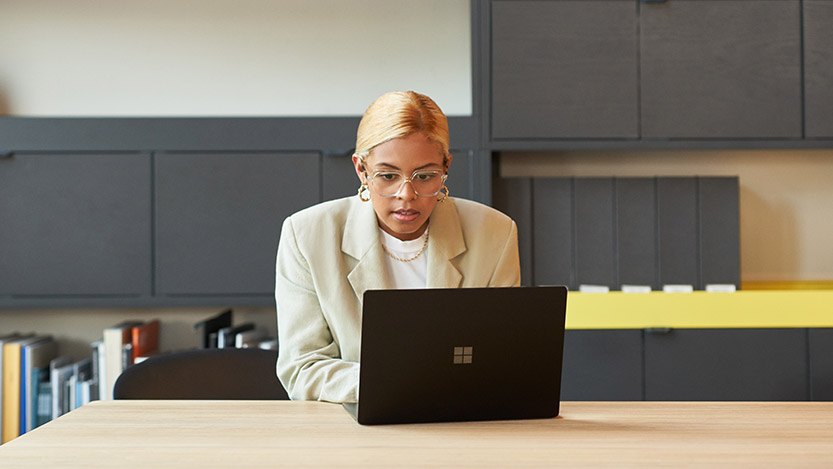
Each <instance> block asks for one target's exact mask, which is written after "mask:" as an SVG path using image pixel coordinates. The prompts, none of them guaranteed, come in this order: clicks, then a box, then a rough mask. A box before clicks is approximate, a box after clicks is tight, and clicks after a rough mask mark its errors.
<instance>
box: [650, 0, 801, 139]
mask: <svg viewBox="0 0 833 469" xmlns="http://www.w3.org/2000/svg"><path fill="white" fill-rule="evenodd" d="M800 9H801V5H800V2H799V1H797V0H795V1H747V0H721V1H719V2H711V1H699V0H673V1H670V2H664V3H643V4H642V5H641V8H640V35H641V37H640V44H641V49H640V50H641V54H640V62H641V80H642V83H641V99H642V136H643V137H649V138H653V137H672V138H755V137H758V138H773V137H795V138H800V137H801V136H802V129H801V120H802V116H801V35H800V31H801V18H800Z"/></svg>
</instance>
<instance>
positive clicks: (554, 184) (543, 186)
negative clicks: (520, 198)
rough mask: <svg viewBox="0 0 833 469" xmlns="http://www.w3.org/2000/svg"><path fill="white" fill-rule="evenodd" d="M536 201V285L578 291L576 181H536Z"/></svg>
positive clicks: (534, 190)
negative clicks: (575, 230) (574, 216)
mask: <svg viewBox="0 0 833 469" xmlns="http://www.w3.org/2000/svg"><path fill="white" fill-rule="evenodd" d="M532 200H533V205H532V220H533V222H532V223H533V226H532V245H533V246H534V251H533V252H534V256H535V264H534V266H533V269H534V271H533V276H534V277H533V278H534V280H535V284H536V285H566V286H567V287H569V288H570V289H571V290H575V289H576V287H577V283H576V280H575V275H574V272H575V255H574V239H573V237H574V225H573V220H574V218H573V181H572V179H557V178H556V179H544V178H540V179H538V178H536V179H533V180H532Z"/></svg>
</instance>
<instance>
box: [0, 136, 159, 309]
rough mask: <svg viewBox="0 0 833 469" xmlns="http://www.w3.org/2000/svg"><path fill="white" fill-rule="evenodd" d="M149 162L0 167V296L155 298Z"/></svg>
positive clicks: (91, 157)
mask: <svg viewBox="0 0 833 469" xmlns="http://www.w3.org/2000/svg"><path fill="white" fill-rule="evenodd" d="M150 181H151V161H150V155H149V154H142V153H114V154H105V153H97V154H83V153H82V154H49V153H17V154H13V155H12V156H10V157H7V158H3V159H0V296H7V297H30V296H51V297H77V296H79V295H85V296H88V297H96V296H139V295H149V294H150V293H151V270H152V269H151V193H150V187H151V183H150Z"/></svg>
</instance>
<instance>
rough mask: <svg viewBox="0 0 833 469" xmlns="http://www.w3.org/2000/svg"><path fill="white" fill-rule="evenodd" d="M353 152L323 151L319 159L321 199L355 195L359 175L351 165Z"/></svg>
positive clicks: (357, 188) (358, 183)
mask: <svg viewBox="0 0 833 469" xmlns="http://www.w3.org/2000/svg"><path fill="white" fill-rule="evenodd" d="M352 156H353V152H352V151H349V152H333V153H325V154H324V155H323V156H322V159H321V192H322V194H321V199H322V200H332V199H338V198H340V197H346V196H348V195H356V194H357V193H358V190H359V185H360V182H359V177H358V176H357V175H356V170H355V169H354V167H353V158H352Z"/></svg>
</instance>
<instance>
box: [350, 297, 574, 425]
mask: <svg viewBox="0 0 833 469" xmlns="http://www.w3.org/2000/svg"><path fill="white" fill-rule="evenodd" d="M566 304H567V289H566V288H565V287H561V286H553V287H507V288H448V289H420V290H369V291H366V292H365V294H364V306H363V319H362V342H361V367H360V371H359V374H360V376H359V403H358V405H357V406H350V405H345V407H346V408H347V409H348V410H349V411H351V413H353V414H354V417H356V420H357V421H358V422H359V423H361V424H390V423H418V422H447V421H468V420H505V419H528V418H551V417H555V416H557V415H558V412H559V404H560V393H561V360H562V353H563V345H564V319H565V311H566Z"/></svg>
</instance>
